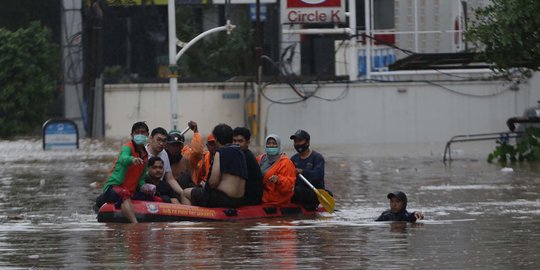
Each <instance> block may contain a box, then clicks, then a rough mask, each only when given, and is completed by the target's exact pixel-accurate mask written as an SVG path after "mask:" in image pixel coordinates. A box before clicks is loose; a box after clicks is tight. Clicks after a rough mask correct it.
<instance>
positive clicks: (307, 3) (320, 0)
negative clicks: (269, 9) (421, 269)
mask: <svg viewBox="0 0 540 270" xmlns="http://www.w3.org/2000/svg"><path fill="white" fill-rule="evenodd" d="M340 6H341V0H287V7H289V8H317V7H340Z"/></svg>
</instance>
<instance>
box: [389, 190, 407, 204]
mask: <svg viewBox="0 0 540 270" xmlns="http://www.w3.org/2000/svg"><path fill="white" fill-rule="evenodd" d="M392 197H396V198H397V199H398V200H400V201H402V202H404V203H405V204H407V195H405V193H404V192H402V191H396V192H392V193H388V195H386V198H388V199H392Z"/></svg>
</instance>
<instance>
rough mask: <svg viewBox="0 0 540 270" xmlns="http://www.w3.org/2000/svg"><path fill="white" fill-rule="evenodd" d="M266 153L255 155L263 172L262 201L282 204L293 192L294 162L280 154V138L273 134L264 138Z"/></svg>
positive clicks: (289, 200) (289, 198) (288, 199)
mask: <svg viewBox="0 0 540 270" xmlns="http://www.w3.org/2000/svg"><path fill="white" fill-rule="evenodd" d="M265 142H266V148H265V150H266V153H264V154H262V155H260V156H258V157H257V161H258V162H259V165H260V166H261V171H262V173H263V183H264V191H263V197H262V202H263V203H266V204H275V205H284V204H289V203H290V202H291V198H292V196H293V194H294V184H295V182H294V181H295V179H296V171H295V168H294V164H293V163H292V161H291V160H290V159H289V158H288V157H287V155H285V154H281V153H280V152H281V140H280V139H279V137H278V136H277V135H275V134H270V135H268V136H267V137H266V139H265Z"/></svg>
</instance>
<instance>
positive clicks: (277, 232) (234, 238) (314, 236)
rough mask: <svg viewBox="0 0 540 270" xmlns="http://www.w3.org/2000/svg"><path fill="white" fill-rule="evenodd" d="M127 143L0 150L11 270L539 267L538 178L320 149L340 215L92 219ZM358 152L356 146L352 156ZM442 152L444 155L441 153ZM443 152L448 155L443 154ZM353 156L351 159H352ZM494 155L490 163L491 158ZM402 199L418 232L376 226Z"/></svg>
mask: <svg viewBox="0 0 540 270" xmlns="http://www.w3.org/2000/svg"><path fill="white" fill-rule="evenodd" d="M120 145H121V143H120V142H112V143H111V142H107V143H105V142H102V141H92V140H82V141H81V149H80V150H76V151H47V152H45V151H43V150H41V141H40V140H39V139H34V140H32V139H30V140H16V141H0V149H2V151H1V153H0V251H1V252H0V268H2V269H29V268H31V269H51V268H53V269H57V268H58V269H59V268H62V269H127V268H129V269H153V268H157V269H160V268H173V269H192V268H202V269H330V268H332V269H334V268H336V269H405V268H413V269H434V268H438V269H538V265H540V255H539V254H538V251H539V250H540V230H539V229H538V228H540V196H539V192H540V177H539V176H540V169H538V166H536V165H527V164H525V165H521V166H517V165H514V166H512V168H513V172H503V171H501V168H502V166H501V165H498V164H488V163H486V161H485V159H483V158H477V157H475V158H468V157H463V158H461V159H459V160H456V161H454V162H452V164H451V166H449V165H446V166H445V165H444V164H443V163H442V162H441V156H440V155H438V154H435V155H432V156H424V157H411V156H408V155H394V156H371V157H370V156H369V155H362V147H361V146H358V147H353V148H355V149H354V152H356V154H343V153H342V152H340V150H339V148H329V149H325V150H324V151H321V152H323V153H324V154H325V157H326V161H327V165H326V169H327V174H326V175H327V177H326V179H327V180H326V181H327V185H328V187H329V188H330V189H331V190H332V191H333V192H334V194H335V196H336V202H337V203H336V208H337V209H338V210H339V211H338V212H336V213H335V214H332V215H330V214H325V215H321V216H320V217H317V218H311V219H285V220H283V219H266V220H252V221H242V222H198V223H195V222H177V223H146V224H136V225H131V224H103V223H98V222H97V221H96V216H95V214H94V212H93V210H92V204H93V200H94V198H95V197H96V196H97V195H98V194H99V192H100V190H99V189H98V188H95V187H91V185H90V184H91V183H92V182H94V181H96V180H103V179H104V178H105V177H106V175H107V172H108V170H109V169H110V166H111V165H112V162H113V161H114V158H115V155H116V154H117V152H118V151H119V149H120ZM351 147H352V146H349V147H347V148H348V150H351ZM441 148H442V146H441ZM441 150H442V149H441ZM348 152H352V151H348ZM486 155H487V154H486ZM395 190H403V191H405V192H406V193H407V194H408V196H409V205H408V209H409V210H421V211H423V212H424V213H425V214H426V219H425V220H424V221H422V222H419V223H416V224H404V223H384V222H383V223H381V222H373V220H374V219H375V218H376V217H377V216H378V215H379V214H380V213H381V212H382V211H383V210H385V209H386V208H388V200H387V199H386V194H387V193H388V192H390V191H395Z"/></svg>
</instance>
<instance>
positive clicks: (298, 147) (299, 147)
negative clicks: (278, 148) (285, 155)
mask: <svg viewBox="0 0 540 270" xmlns="http://www.w3.org/2000/svg"><path fill="white" fill-rule="evenodd" d="M308 148H309V144H307V143H305V144H295V145H294V149H296V152H298V153H302V152H304V151H306V150H307V149H308Z"/></svg>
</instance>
